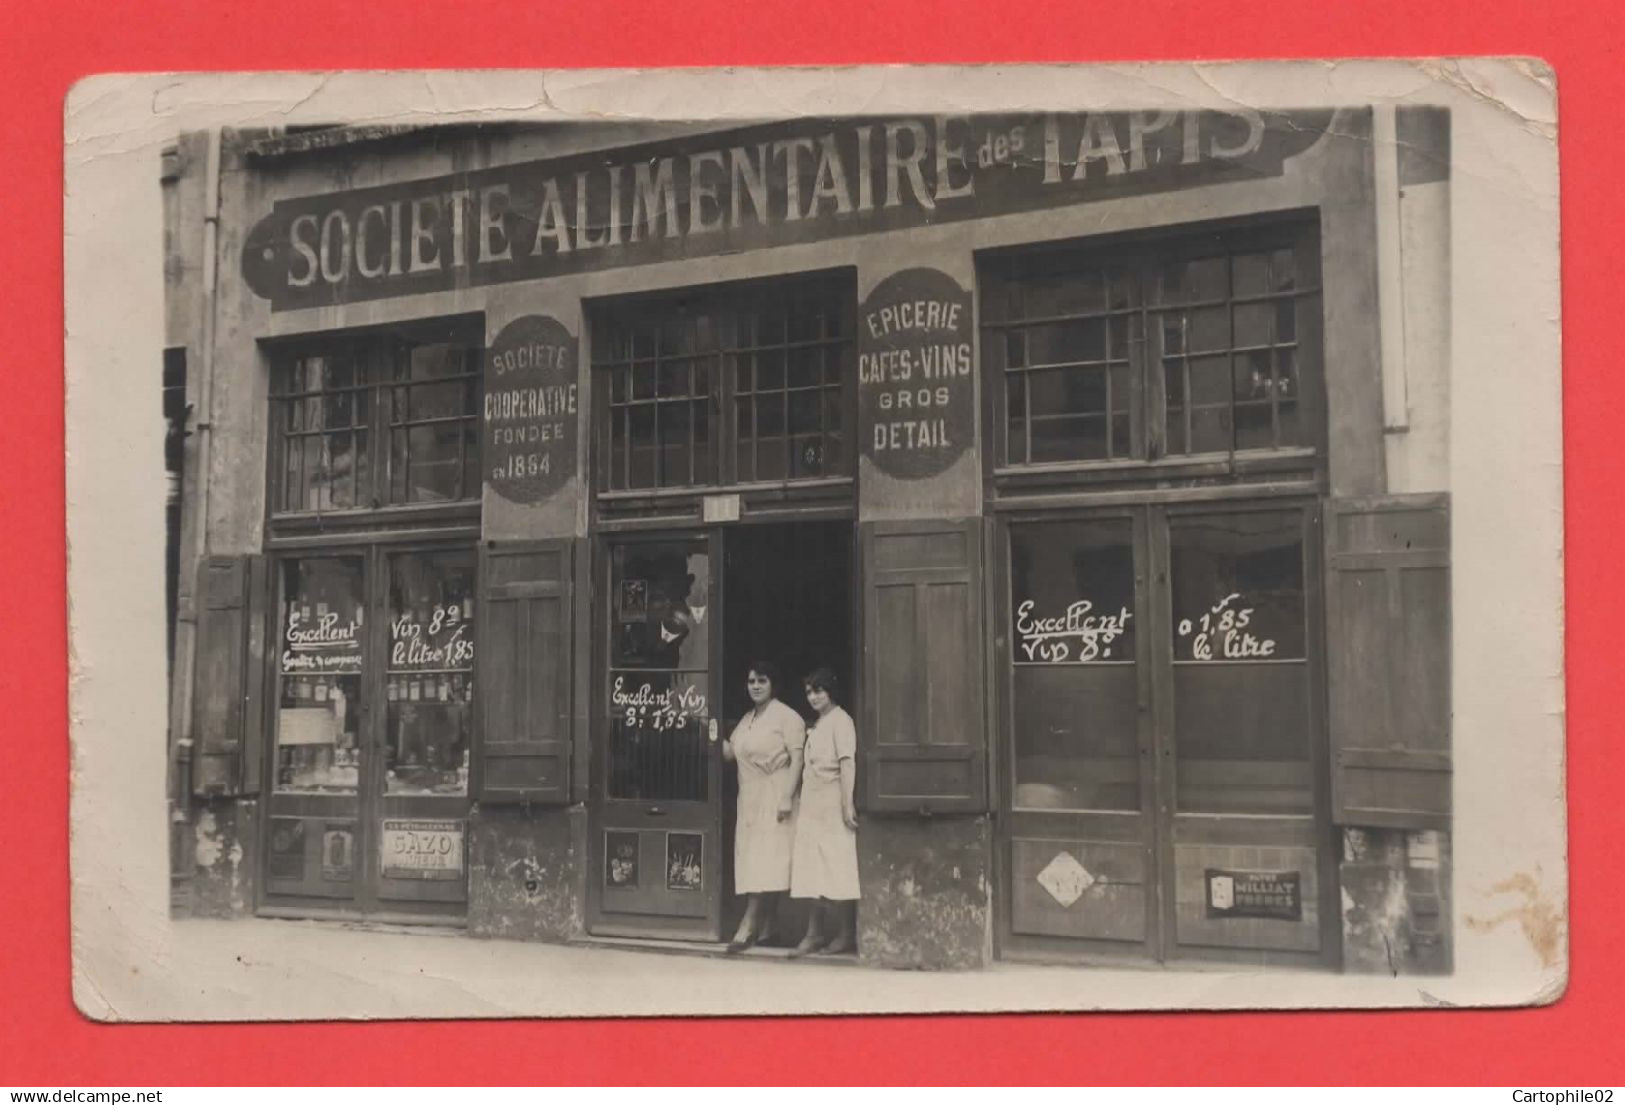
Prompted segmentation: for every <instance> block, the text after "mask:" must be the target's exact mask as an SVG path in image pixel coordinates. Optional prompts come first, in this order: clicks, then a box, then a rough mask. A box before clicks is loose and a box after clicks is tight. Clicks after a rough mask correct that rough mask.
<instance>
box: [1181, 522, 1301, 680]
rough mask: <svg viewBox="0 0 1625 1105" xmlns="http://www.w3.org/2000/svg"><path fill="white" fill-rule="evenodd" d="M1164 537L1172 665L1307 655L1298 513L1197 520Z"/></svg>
mask: <svg viewBox="0 0 1625 1105" xmlns="http://www.w3.org/2000/svg"><path fill="white" fill-rule="evenodd" d="M1168 532H1169V540H1170V543H1171V547H1172V565H1171V567H1172V590H1173V619H1174V624H1173V628H1174V659H1175V660H1176V661H1184V660H1196V661H1222V660H1246V661H1259V660H1301V659H1303V658H1304V655H1305V653H1304V600H1303V522H1302V515H1301V514H1299V512H1297V511H1269V512H1258V513H1245V514H1215V515H1194V516H1190V517H1183V518H1178V519H1175V520H1173V521H1171V522H1170V523H1169V526H1168Z"/></svg>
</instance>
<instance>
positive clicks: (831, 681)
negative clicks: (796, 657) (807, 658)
mask: <svg viewBox="0 0 1625 1105" xmlns="http://www.w3.org/2000/svg"><path fill="white" fill-rule="evenodd" d="M801 683H802V686H804V687H806V688H807V689H808V690H809V691H823V692H824V693H825V694H827V695H829V696H830V697H831V698H833V699H835V701H837V702H839V701H840V700H841V680H840V678H839V677H838V676H837V675H836V674H835V671H834V669H832V668H828V667H823V668H814V669H813V670H812V671H810V672H808V673H807V678H805V679H803V680H802V681H801Z"/></svg>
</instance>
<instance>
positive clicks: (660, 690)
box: [605, 541, 711, 801]
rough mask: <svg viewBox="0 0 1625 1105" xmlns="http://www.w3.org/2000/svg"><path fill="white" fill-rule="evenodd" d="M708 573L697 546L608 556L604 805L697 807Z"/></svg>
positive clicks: (703, 788)
mask: <svg viewBox="0 0 1625 1105" xmlns="http://www.w3.org/2000/svg"><path fill="white" fill-rule="evenodd" d="M709 563H710V561H709V557H708V556H707V554H706V552H705V546H704V544H703V543H701V542H677V541H662V542H650V543H641V542H640V543H638V544H635V545H633V544H628V545H620V546H617V547H615V548H614V550H613V552H612V554H611V560H610V595H611V611H610V618H611V625H610V671H609V686H608V687H607V688H606V694H605V700H606V701H605V707H606V709H607V710H608V713H609V717H610V732H609V740H608V749H607V752H608V755H607V756H606V764H605V770H606V773H607V781H608V789H609V796H610V797H612V798H626V799H639V800H667V801H705V800H706V797H707V791H708V789H709V787H708V765H709V757H710V750H709V742H708V740H707V737H706V731H707V723H708V722H709V720H710V716H711V713H710V706H709V703H708V702H707V688H708V686H709V678H710V676H709V666H710V651H709V627H710V618H709V616H708V615H709V614H710V613H711V611H710V609H709V592H710V567H709Z"/></svg>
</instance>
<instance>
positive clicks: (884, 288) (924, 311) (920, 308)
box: [858, 268, 976, 480]
mask: <svg viewBox="0 0 1625 1105" xmlns="http://www.w3.org/2000/svg"><path fill="white" fill-rule="evenodd" d="M974 348H975V346H974V344H973V342H972V341H971V297H970V292H968V291H967V290H965V289H964V288H962V287H960V286H959V282H958V281H956V280H955V279H954V278H953V277H951V276H949V275H948V274H947V273H945V272H939V271H937V270H936V269H923V268H921V269H905V270H904V271H902V272H898V273H893V274H892V275H891V276H888V277H887V278H886V279H884V280H882V281H881V282H880V283H879V284H878V285H876V287H875V290H874V291H872V292H870V293H869V298H868V299H866V300H864V303H863V309H862V311H861V312H860V314H859V317H858V394H859V409H860V414H861V426H860V433H861V434H862V442H863V454H864V456H866V457H868V458H869V459H870V460H871V461H873V462H874V464H875V466H876V467H878V468H879V469H880V470H881V471H882V472H885V473H886V474H887V475H889V476H893V477H896V478H897V479H904V480H917V479H925V478H927V477H929V476H935V475H937V474H938V473H940V472H944V471H946V470H947V468H948V466H949V465H951V464H953V462H954V461H956V460H958V459H959V457H960V455H961V454H962V453H964V451H965V448H966V446H968V445H969V444H970V439H971V434H972V433H973V432H974V429H975V425H976V397H975V390H976V389H975V385H974V379H975V375H974V371H975V370H974V365H973V361H974V356H975V354H974Z"/></svg>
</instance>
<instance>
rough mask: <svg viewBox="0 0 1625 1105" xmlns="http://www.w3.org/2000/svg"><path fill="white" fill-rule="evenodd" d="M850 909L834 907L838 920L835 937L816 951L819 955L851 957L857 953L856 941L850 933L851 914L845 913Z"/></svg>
mask: <svg viewBox="0 0 1625 1105" xmlns="http://www.w3.org/2000/svg"><path fill="white" fill-rule="evenodd" d="M848 908H850V907H843V906H836V907H835V909H836V911H837V914H838V916H839V918H840V920H839V921H838V922H837V926H838V927H837V928H836V930H835V935H834V936H832V937H830V939H829V941H828V942H827V943H825V944H824V946H823V947H821V948H819V949H818V952H819V954H820V955H851V954H852V953H853V952H855V951H857V950H858V948H857V940H856V939H855V934H854V933H853V931H852V927H853V926H852V914H850V913H848V912H847V909H848Z"/></svg>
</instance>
